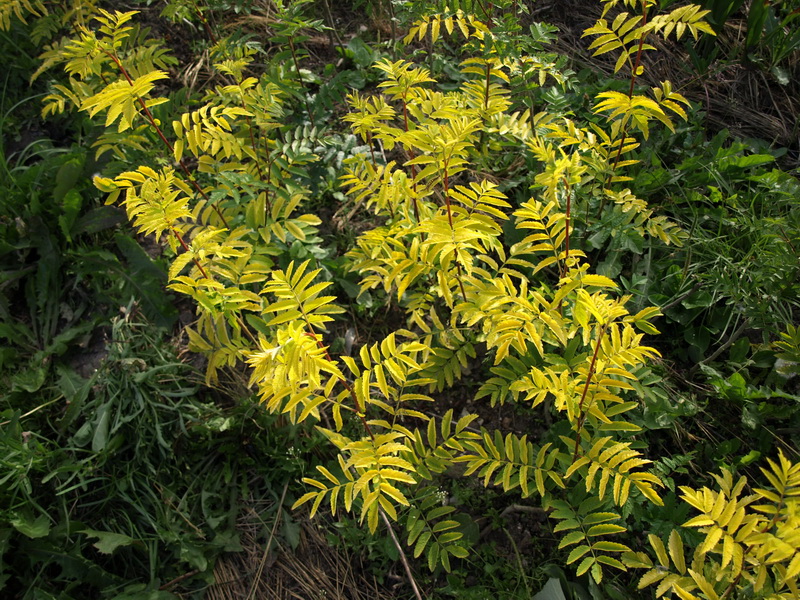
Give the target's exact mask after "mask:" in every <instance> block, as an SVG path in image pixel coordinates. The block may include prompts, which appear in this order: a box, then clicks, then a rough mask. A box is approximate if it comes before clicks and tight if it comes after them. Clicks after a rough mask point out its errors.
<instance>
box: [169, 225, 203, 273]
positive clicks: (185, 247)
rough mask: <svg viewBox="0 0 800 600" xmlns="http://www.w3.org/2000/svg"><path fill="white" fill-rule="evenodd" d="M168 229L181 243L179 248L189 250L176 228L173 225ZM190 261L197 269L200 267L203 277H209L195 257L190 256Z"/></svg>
mask: <svg viewBox="0 0 800 600" xmlns="http://www.w3.org/2000/svg"><path fill="white" fill-rule="evenodd" d="M170 231H172V235H174V236H175V239H177V240H178V243H179V244H180V245H181V248H183V251H184V252H190V250H189V246H187V245H186V242H184V241H183V238H182V237H181V234H180V233H178V230H177V229H175V228H174V227H171V228H170ZM192 262H193V263H194V264H195V266H197V268H198V269H200V273H202V274H203V277H205V278H206V279H211V278H210V277H209V276H208V273H206V270H205V269H204V268H203V265H201V264H200V261H198V260H197V259H196V258H192Z"/></svg>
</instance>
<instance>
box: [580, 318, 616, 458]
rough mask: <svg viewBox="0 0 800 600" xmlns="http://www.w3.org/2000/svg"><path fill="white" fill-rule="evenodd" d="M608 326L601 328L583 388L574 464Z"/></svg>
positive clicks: (604, 325)
mask: <svg viewBox="0 0 800 600" xmlns="http://www.w3.org/2000/svg"><path fill="white" fill-rule="evenodd" d="M607 326H608V325H607V324H603V326H602V327H601V328H600V335H599V336H597V345H596V346H595V347H594V354H592V362H591V363H589V372H588V373H587V375H586V383H585V384H584V386H583V392H582V393H581V401H580V403H579V404H578V413H579V415H578V423H577V425H578V430H577V432H576V434H575V451H574V452H573V453H572V462H573V463H574V462H575V461H576V460H578V450H579V449H580V443H581V431H583V423H584V421H585V420H586V412H585V411H584V410H583V404H584V402H586V395H587V392H588V391H589V384H590V383H591V382H592V377H593V376H594V369H595V367H596V365H597V354H598V352H599V351H600V345H601V344H602V343H603V336H604V335H605V333H606V327H607Z"/></svg>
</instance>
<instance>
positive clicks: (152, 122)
mask: <svg viewBox="0 0 800 600" xmlns="http://www.w3.org/2000/svg"><path fill="white" fill-rule="evenodd" d="M103 52H104V53H105V54H106V56H108V57H109V58H110V59H111V60H113V61H114V63H115V64H116V65H117V68H119V70H120V72H121V73H122V75H123V76H124V77H125V80H126V81H127V82H128V84H129V85H130V86H131V87H133V80H132V79H131V78H130V75H128V71H127V70H126V69H125V67H123V66H122V63H121V62H120V61H119V59H118V58H117V57H116V56H114V55H113V54H111V53H110V52H106V51H105V50H104V51H103ZM136 99H137V100H138V101H139V104H140V105H141V107H142V111H143V112H144V114H145V116H146V117H147V120H148V121H149V122H150V126H151V127H152V128H153V129H154V130H155V132H156V133H157V134H158V137H160V138H161V141H162V142H164V145H165V146H166V147H167V148H168V149H169V151H170V154H172V155H173V156H174V155H175V148H174V147H173V146H172V144H171V143H170V142H169V140H168V139H167V138H166V137H165V136H164V133H163V132H162V131H161V128H160V127H159V126H158V125H157V124H156V120H155V118H153V114H152V113H151V112H150V109H149V108H147V104H146V103H145V101H144V99H143V98H141V97H140V96H137V98H136ZM178 164H179V165H180V167H181V169H182V170H183V172H184V173H185V174H186V177H187V178H188V179H189V181H190V182H191V183H192V185H193V186H194V189H196V190H197V192H198V193H199V194H200V195H201V196H203V199H205V201H206V202H207V203H208V204H209V205H210V206H211V207H212V208H213V209H214V210H215V211H216V213H217V214H218V215H219V218H220V219H222V224H223V225H224V226H225V228H226V229H230V227H229V226H228V221H227V220H226V219H225V216H224V215H223V214H222V211H220V209H219V208H218V207H217V205H216V204H214V203H213V202H211V199H210V198H209V197H208V194H206V193H205V191H203V188H201V187H200V184H198V183H197V180H196V179H195V178H194V177H192V174H191V173H190V172H189V169H188V168H187V167H186V164H185V163H184V162H183V159H181V160H179V161H178Z"/></svg>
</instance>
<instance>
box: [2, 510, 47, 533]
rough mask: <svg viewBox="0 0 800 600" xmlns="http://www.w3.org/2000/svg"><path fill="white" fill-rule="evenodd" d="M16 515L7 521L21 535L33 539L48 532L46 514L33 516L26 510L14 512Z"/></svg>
mask: <svg viewBox="0 0 800 600" xmlns="http://www.w3.org/2000/svg"><path fill="white" fill-rule="evenodd" d="M15 514H16V516H15V517H14V518H13V519H11V520H10V521H9V522H10V523H11V526H12V527H13V528H14V529H16V530H17V531H19V532H20V533H21V534H22V535H24V536H26V537H29V538H31V539H32V540H35V539H37V538H42V537H45V536H46V535H47V534H49V533H50V519H48V518H47V516H46V515H39V516H38V517H36V518H33V515H31V514H30V513H29V512H27V511H23V512H18V513H15Z"/></svg>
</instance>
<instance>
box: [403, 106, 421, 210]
mask: <svg viewBox="0 0 800 600" xmlns="http://www.w3.org/2000/svg"><path fill="white" fill-rule="evenodd" d="M403 127H404V128H405V132H406V133H408V106H407V105H406V94H405V92H403ZM408 157H409V159H410V160H414V158H416V156H415V154H414V149H413V148H411V147H410V146H409V148H408ZM410 166H411V185H412V187H413V188H414V218H416V219H417V223H419V206H417V169H416V165H410Z"/></svg>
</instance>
